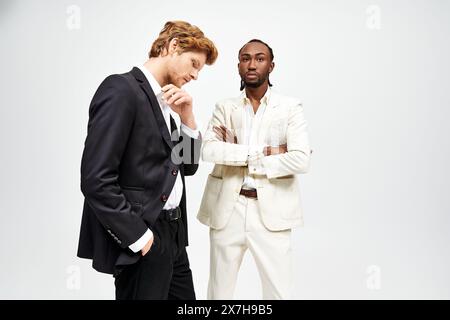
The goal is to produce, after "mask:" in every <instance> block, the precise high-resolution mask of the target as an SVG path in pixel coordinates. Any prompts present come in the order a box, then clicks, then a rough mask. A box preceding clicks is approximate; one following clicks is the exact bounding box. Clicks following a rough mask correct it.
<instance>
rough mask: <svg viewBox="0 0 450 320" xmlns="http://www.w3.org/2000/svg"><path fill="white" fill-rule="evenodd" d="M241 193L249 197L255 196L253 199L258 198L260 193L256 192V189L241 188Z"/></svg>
mask: <svg viewBox="0 0 450 320" xmlns="http://www.w3.org/2000/svg"><path fill="white" fill-rule="evenodd" d="M239 194H241V195H243V196H245V197H247V198H253V199H258V193H257V192H256V189H251V190H248V189H241V192H239Z"/></svg>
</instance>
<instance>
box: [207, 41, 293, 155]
mask: <svg viewBox="0 0 450 320" xmlns="http://www.w3.org/2000/svg"><path fill="white" fill-rule="evenodd" d="M270 58H271V57H270V52H269V49H268V48H267V47H266V46H265V45H264V44H262V43H259V42H250V43H247V44H246V45H245V46H244V47H243V48H242V50H241V52H240V54H239V63H238V69H239V75H240V76H241V79H242V80H243V81H244V82H245V93H246V95H247V98H248V99H249V100H250V103H251V104H252V107H253V112H254V113H256V112H257V111H258V108H259V106H260V104H261V99H262V98H263V97H264V95H265V94H266V91H267V89H268V88H269V74H270V73H271V72H272V70H273V68H274V67H275V64H274V63H273V61H271V59H270ZM213 130H214V132H215V133H216V135H217V137H218V138H219V139H221V140H222V141H224V142H228V143H235V144H237V143H238V141H237V137H236V136H235V135H234V134H233V133H232V132H231V131H230V130H229V129H228V128H226V127H225V126H220V127H217V126H215V127H214V128H213ZM285 152H287V145H286V144H283V145H280V146H278V147H271V146H267V147H265V148H264V155H265V156H270V155H275V154H281V153H285Z"/></svg>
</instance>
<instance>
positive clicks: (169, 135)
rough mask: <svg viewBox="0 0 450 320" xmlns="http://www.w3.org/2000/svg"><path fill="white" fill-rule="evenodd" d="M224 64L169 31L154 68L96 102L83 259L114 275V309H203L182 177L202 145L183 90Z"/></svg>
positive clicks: (181, 32)
mask: <svg viewBox="0 0 450 320" xmlns="http://www.w3.org/2000/svg"><path fill="white" fill-rule="evenodd" d="M216 58H217V49H216V47H215V46H214V44H213V42H212V41H211V40H209V39H208V38H206V37H205V35H204V34H203V32H202V31H201V30H200V29H199V28H198V27H196V26H193V25H191V24H189V23H187V22H184V21H171V22H167V23H166V24H165V26H164V28H163V30H162V31H161V32H160V34H159V37H158V39H156V40H155V42H154V43H153V45H152V48H151V51H150V53H149V59H148V60H147V62H145V64H144V65H143V66H141V67H135V68H133V69H132V70H131V71H130V72H127V73H124V74H116V75H111V76H109V77H107V78H106V79H105V80H104V81H103V82H102V84H101V85H100V87H99V88H98V90H97V92H96V93H95V95H94V97H93V99H92V102H91V105H90V108H89V123H88V133H87V138H86V142H85V148H84V152H83V158H82V163H81V190H82V192H83V194H84V196H85V202H84V209H83V217H82V222H81V231H80V240H79V246H78V256H79V257H81V258H88V259H92V260H93V263H92V265H93V268H94V269H95V270H97V271H100V272H105V273H109V274H113V275H114V277H115V286H116V299H195V292H194V286H193V282H192V274H191V270H190V267H189V260H188V256H187V253H186V246H187V245H188V236H187V216H186V192H185V187H184V186H185V181H184V177H185V176H190V175H193V174H194V173H195V172H196V171H197V168H198V160H199V156H200V152H199V149H200V146H201V136H200V133H199V131H198V130H197V127H196V123H195V118H194V114H193V112H192V98H191V97H190V96H189V94H188V93H187V92H185V91H184V90H182V89H181V87H182V86H183V85H184V84H185V83H187V82H189V81H190V80H196V79H197V77H198V73H199V72H200V70H201V69H202V67H203V66H204V64H208V65H211V64H213V63H214V61H215V60H216Z"/></svg>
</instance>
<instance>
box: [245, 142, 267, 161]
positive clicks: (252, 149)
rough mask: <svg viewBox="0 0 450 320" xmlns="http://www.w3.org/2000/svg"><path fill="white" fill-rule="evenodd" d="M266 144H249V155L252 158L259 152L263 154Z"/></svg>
mask: <svg viewBox="0 0 450 320" xmlns="http://www.w3.org/2000/svg"><path fill="white" fill-rule="evenodd" d="M264 147H265V146H264V145H260V146H253V145H252V146H249V147H248V156H249V157H250V158H252V157H255V156H258V155H259V154H262V153H263V152H264Z"/></svg>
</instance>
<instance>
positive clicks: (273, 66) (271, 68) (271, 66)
mask: <svg viewBox="0 0 450 320" xmlns="http://www.w3.org/2000/svg"><path fill="white" fill-rule="evenodd" d="M273 68H275V62H271V63H270V68H269V73H271V72H272V71H273Z"/></svg>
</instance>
